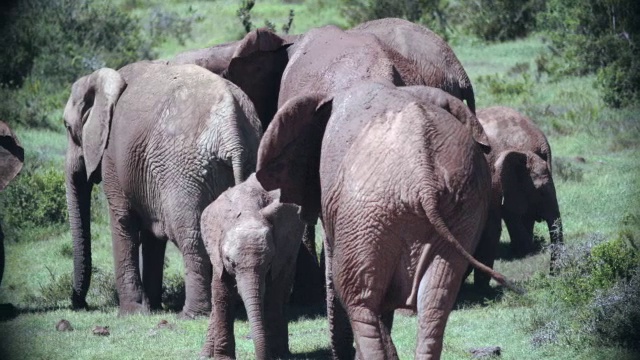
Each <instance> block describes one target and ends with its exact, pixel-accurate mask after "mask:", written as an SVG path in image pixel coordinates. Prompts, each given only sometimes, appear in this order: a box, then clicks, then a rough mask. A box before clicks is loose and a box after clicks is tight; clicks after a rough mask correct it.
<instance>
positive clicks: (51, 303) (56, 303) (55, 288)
mask: <svg viewBox="0 0 640 360" xmlns="http://www.w3.org/2000/svg"><path fill="white" fill-rule="evenodd" d="M47 270H48V271H49V276H50V280H49V282H48V283H46V284H40V293H39V294H33V293H31V294H27V295H25V297H24V302H25V303H27V304H29V307H31V308H35V309H41V310H42V309H46V310H49V309H61V308H65V307H69V306H70V305H71V289H72V288H73V287H72V284H73V280H72V278H71V273H70V272H66V273H63V274H62V275H59V276H56V275H54V274H53V272H52V271H51V269H48V268H47Z"/></svg>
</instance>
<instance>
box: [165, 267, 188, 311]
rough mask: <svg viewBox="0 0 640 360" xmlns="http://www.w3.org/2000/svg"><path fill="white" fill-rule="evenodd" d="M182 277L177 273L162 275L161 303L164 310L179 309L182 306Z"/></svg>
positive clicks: (183, 291)
mask: <svg viewBox="0 0 640 360" xmlns="http://www.w3.org/2000/svg"><path fill="white" fill-rule="evenodd" d="M184 299H185V287H184V278H183V277H182V276H181V275H178V274H170V275H167V276H165V277H164V281H163V284H162V304H163V306H164V308H165V309H166V310H172V311H180V310H182V307H183V306H184Z"/></svg>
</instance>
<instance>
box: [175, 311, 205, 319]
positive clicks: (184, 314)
mask: <svg viewBox="0 0 640 360" xmlns="http://www.w3.org/2000/svg"><path fill="white" fill-rule="evenodd" d="M202 317H209V313H208V312H204V311H189V310H186V309H183V310H182V311H180V312H179V313H178V319H180V320H195V319H199V318H202Z"/></svg>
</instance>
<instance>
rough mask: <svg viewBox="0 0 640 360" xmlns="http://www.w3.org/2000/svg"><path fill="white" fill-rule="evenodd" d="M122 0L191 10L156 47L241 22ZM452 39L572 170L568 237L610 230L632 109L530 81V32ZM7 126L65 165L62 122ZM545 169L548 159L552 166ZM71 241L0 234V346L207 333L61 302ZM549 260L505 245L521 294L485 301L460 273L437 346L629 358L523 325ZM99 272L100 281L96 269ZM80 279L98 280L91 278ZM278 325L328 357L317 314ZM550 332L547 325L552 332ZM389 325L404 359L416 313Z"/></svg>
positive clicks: (137, 345) (50, 347) (14, 353)
mask: <svg viewBox="0 0 640 360" xmlns="http://www.w3.org/2000/svg"><path fill="white" fill-rule="evenodd" d="M120 3H121V4H122V6H128V7H129V8H131V11H134V12H136V13H138V14H139V15H140V16H144V15H145V14H148V12H149V11H150V9H153V7H154V6H160V5H162V6H163V9H165V10H167V11H175V12H178V13H186V12H187V11H188V9H189V7H192V9H194V10H195V11H196V12H197V14H199V15H201V16H202V18H203V20H202V21H200V22H197V23H196V24H195V25H194V36H193V39H191V40H188V41H187V42H186V44H184V45H181V44H179V43H178V42H177V41H175V40H171V41H168V42H166V43H164V44H162V45H161V46H160V47H159V48H157V49H156V50H157V51H158V53H159V55H160V57H162V58H167V57H170V56H173V55H174V54H176V53H178V52H180V51H183V50H185V49H190V48H198V47H205V46H210V45H213V44H217V43H220V42H224V41H230V40H234V39H237V38H238V37H239V36H241V34H242V28H241V25H240V22H239V20H238V19H237V18H236V16H235V10H236V8H237V7H238V3H239V2H237V1H229V0H218V1H197V2H186V1H179V0H173V1H171V2H168V3H165V2H162V1H160V0H138V1H134V0H120ZM332 4H333V5H335V4H334V3H333V2H331V1H330V0H310V1H306V2H303V1H291V2H283V1H274V0H271V1H258V3H257V4H256V6H255V8H254V10H253V11H252V15H253V19H254V23H255V24H257V25H259V26H261V25H262V24H263V23H264V19H265V18H268V19H269V20H270V21H272V22H274V23H275V24H276V25H277V26H278V27H280V26H281V24H282V23H283V22H284V21H285V19H286V17H287V14H288V9H290V8H293V9H294V11H295V13H296V17H295V20H294V25H293V29H292V32H293V33H300V32H304V31H305V30H307V29H309V28H310V27H313V26H319V25H324V24H328V23H335V24H338V25H344V23H345V22H344V20H343V19H342V18H341V17H340V16H339V13H338V10H337V7H336V6H330V5H332ZM453 47H454V50H455V51H456V53H457V54H458V57H459V58H460V60H461V61H462V63H463V65H464V66H465V68H466V69H467V72H468V73H469V75H470V77H471V78H472V81H473V83H474V86H475V90H476V101H477V105H478V107H487V106H491V105H498V104H500V105H507V106H512V107H515V108H517V109H519V110H521V111H523V112H525V113H526V114H528V115H529V116H531V117H532V118H533V119H534V120H535V121H536V122H538V124H539V125H540V126H541V127H542V128H543V130H544V131H545V132H546V133H547V134H548V135H549V141H550V143H551V146H552V148H553V154H554V158H555V159H556V160H557V163H561V164H562V165H561V166H562V167H563V169H564V171H565V172H567V173H569V174H577V173H579V174H580V176H575V177H571V176H570V175H566V178H561V177H559V176H556V179H555V182H556V187H557V193H558V199H559V202H560V209H561V212H562V215H563V220H564V221H563V222H564V229H565V241H566V242H567V243H580V242H584V241H587V240H588V239H590V238H593V237H594V236H595V237H600V238H608V237H610V236H612V235H613V234H615V233H616V232H617V231H618V229H619V227H620V224H621V222H622V221H623V220H624V218H625V216H628V214H637V205H638V203H637V200H638V199H640V176H639V175H640V174H639V171H640V170H639V169H640V166H638V165H639V163H638V160H637V159H640V147H639V146H638V142H637V135H638V126H639V125H638V124H639V123H640V121H638V120H640V119H638V118H639V117H640V115H639V112H638V111H637V109H626V110H612V109H608V108H606V106H604V104H603V102H602V100H600V98H599V90H598V89H597V88H594V86H593V80H594V78H593V77H579V78H562V79H553V78H552V77H551V76H548V75H547V74H542V75H541V76H540V78H539V79H538V80H537V79H536V77H537V73H536V66H535V58H536V57H537V56H538V54H540V53H541V52H542V51H544V50H545V44H544V43H543V42H542V40H541V39H540V38H537V37H535V36H533V37H530V38H528V39H524V40H519V41H514V42H507V43H502V44H490V45H487V44H483V43H479V42H476V41H473V40H466V39H461V38H458V39H456V42H455V43H454V46H453ZM525 63H526V64H529V65H528V67H527V66H524V65H522V64H525ZM487 79H489V80H487ZM491 79H493V82H492V80H491ZM505 84H507V85H509V86H504V85H505ZM512 85H513V86H512ZM513 89H516V90H515V91H513ZM18 135H19V137H20V140H21V141H22V143H23V145H24V147H25V148H26V149H27V150H26V152H27V160H29V159H36V158H46V159H47V160H50V161H52V162H53V163H54V164H57V165H59V166H63V165H62V164H63V162H64V152H65V149H66V138H65V135H64V134H63V131H62V127H60V131H58V132H56V131H41V130H37V131H36V130H26V129H19V131H18ZM576 157H583V158H584V159H585V162H584V163H583V162H579V161H577V160H575V158H576ZM557 168H558V166H556V168H555V169H554V170H555V171H556V172H557V171H558V170H557ZM96 191H99V189H96ZM100 206H101V208H99V211H98V213H100V214H101V216H98V219H97V221H95V222H94V223H93V226H92V233H93V241H92V246H93V264H94V267H96V268H98V269H100V273H101V274H112V272H113V260H112V255H111V241H110V231H109V226H108V221H107V216H106V207H105V205H104V202H102V203H101V205H100ZM536 232H537V233H538V234H540V235H543V236H545V237H547V236H548V235H547V234H546V229H545V227H544V226H538V227H536ZM507 239H508V237H507V232H506V229H505V230H504V231H503V237H502V243H503V245H505V246H506V244H507V243H508V240H507ZM70 242H71V239H70V234H69V232H68V231H67V230H64V231H62V233H59V232H52V233H51V234H50V235H48V236H44V239H43V240H40V241H35V240H34V239H28V238H24V239H7V241H6V258H7V264H6V269H5V276H4V280H3V283H2V287H1V288H0V303H8V302H9V303H12V304H13V305H15V306H16V307H18V308H19V309H20V311H21V313H20V315H19V316H18V317H16V318H14V319H11V320H8V321H5V322H3V323H2V325H0V358H2V359H14V358H19V359H66V358H73V359H111V358H122V359H149V358H186V359H193V358H197V357H198V353H199V351H200V349H201V347H202V344H203V342H204V336H205V333H206V327H207V319H205V318H201V319H197V320H195V321H183V320H178V319H177V318H176V314H175V312H171V311H166V312H161V313H158V314H154V315H150V316H130V317H118V316H117V309H116V308H115V307H113V306H106V307H105V308H103V309H102V310H93V311H89V312H72V311H70V310H68V309H67V307H68V305H69V303H68V302H69V300H68V299H67V297H68V295H69V294H66V293H64V292H65V291H66V288H65V287H64V286H62V287H61V289H62V290H59V289H58V287H55V286H54V285H56V281H57V282H60V283H62V284H63V285H64V281H67V280H68V274H70V272H71V271H72V263H71V260H70V258H69V250H70V246H69V244H70ZM167 249H168V250H167V260H168V261H167V267H166V269H165V276H166V277H175V276H182V274H183V265H182V259H181V256H180V254H179V252H178V251H177V249H176V248H175V246H173V245H169V246H168V247H167ZM548 261H549V259H548V255H547V254H546V253H544V252H542V253H539V254H536V255H533V256H530V257H527V258H525V259H509V258H508V257H505V258H503V259H499V260H498V262H497V264H496V268H497V269H498V270H499V271H501V272H503V273H504V274H506V275H507V276H509V277H511V278H513V279H515V280H518V281H523V282H525V283H526V284H533V285H531V289H530V291H529V293H528V294H527V295H526V296H524V297H518V296H516V295H513V294H508V293H507V294H503V295H500V294H498V295H497V296H494V297H490V298H489V299H484V300H483V299H482V298H481V297H478V295H474V294H470V293H469V292H468V290H467V288H468V286H465V287H464V291H463V292H464V294H463V295H462V296H461V300H460V302H459V307H458V309H457V310H455V311H453V312H452V313H451V316H450V320H449V323H448V325H447V329H446V334H445V340H444V352H443V358H444V359H467V358H469V353H468V351H469V349H471V348H475V347H482V346H500V347H501V348H502V357H501V358H503V359H540V358H545V359H613V358H615V359H632V358H637V357H638V354H637V353H631V352H629V351H626V350H623V349H619V348H615V347H611V346H601V345H593V344H589V343H586V342H585V343H584V344H575V343H570V342H569V341H570V340H571V338H569V340H562V341H556V342H545V341H542V340H540V339H543V338H544V336H546V335H545V334H546V333H544V331H543V332H540V331H541V330H540V329H543V330H544V329H545V328H544V326H542V327H540V326H537V327H534V326H533V325H532V324H536V322H542V323H544V324H542V325H545V324H547V323H546V320H547V316H548V314H546V313H545V314H540V311H541V310H540V304H546V303H551V302H553V301H554V299H552V298H551V297H552V294H551V293H550V292H549V291H548V290H547V289H544V288H541V287H536V286H535V284H536V281H538V280H537V279H539V278H541V277H544V275H543V274H544V273H546V269H547V268H548ZM65 276H67V278H66V279H67V280H65ZM104 279H106V280H108V276H105V277H104ZM106 280H105V281H106ZM94 281H95V279H94ZM52 284H53V285H52ZM92 287H96V284H95V282H94V283H93V284H92ZM49 288H52V289H54V290H55V289H58V290H56V291H62V292H63V293H62V294H61V295H60V296H62V297H63V299H64V300H63V301H61V302H59V303H57V305H56V306H53V308H52V307H51V306H47V304H49V305H50V303H47V302H46V301H44V300H42V299H41V298H39V297H41V296H42V292H43V290H44V289H49ZM68 292H70V290H69V291H68ZM38 299H39V300H38ZM88 301H89V303H90V304H92V305H93V306H95V307H98V306H99V305H100V304H101V303H107V302H106V300H105V294H104V293H103V292H97V291H93V290H92V292H91V293H90V297H89V299H88ZM543 315H544V316H543ZM63 318H64V319H67V320H69V321H70V322H71V324H72V326H73V327H74V328H75V330H74V331H72V332H57V331H55V324H56V322H57V321H59V320H60V319H63ZM162 319H165V320H167V321H168V322H169V323H170V324H171V325H172V326H170V327H169V328H162V329H160V328H158V327H157V324H158V323H159V322H160V320H162ZM557 319H558V325H557V326H559V327H566V326H568V325H566V324H565V323H563V322H562V321H563V318H562V317H561V316H558V317H557ZM96 325H101V326H109V329H110V332H111V335H110V336H108V337H99V336H95V335H93V334H92V331H91V330H92V329H93V327H94V326H96ZM547 325H548V324H547ZM548 326H555V325H553V324H552V325H548ZM235 328H236V345H237V354H238V358H239V359H251V358H253V344H252V342H251V340H250V339H248V338H247V335H248V334H249V330H248V324H247V322H246V321H245V320H242V319H238V320H237V321H236V324H235ZM289 329H290V330H289V333H290V344H291V350H292V352H293V353H294V354H295V356H294V357H295V358H299V359H305V358H312V359H314V358H315V359H323V358H326V357H327V349H328V346H329V337H328V330H327V323H326V319H325V318H324V317H323V316H317V317H310V318H307V317H301V318H297V319H296V320H295V321H294V322H292V323H291V324H290V328H289ZM549 334H555V333H554V332H553V331H550V332H549ZM549 336H551V335H549ZM393 338H394V342H395V343H396V346H397V348H398V351H399V355H400V358H403V359H404V358H412V357H413V351H414V347H415V341H416V319H415V317H411V316H404V315H398V316H396V322H395V325H394V331H393ZM535 339H537V340H535ZM534 340H535V341H534Z"/></svg>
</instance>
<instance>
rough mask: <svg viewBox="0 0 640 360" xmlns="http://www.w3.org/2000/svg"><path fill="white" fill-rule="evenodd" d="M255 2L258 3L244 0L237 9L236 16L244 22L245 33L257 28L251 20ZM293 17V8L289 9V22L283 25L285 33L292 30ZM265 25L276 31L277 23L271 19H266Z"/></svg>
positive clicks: (253, 0)
mask: <svg viewBox="0 0 640 360" xmlns="http://www.w3.org/2000/svg"><path fill="white" fill-rule="evenodd" d="M255 4H256V2H255V0H242V3H241V4H240V7H239V8H238V10H237V11H236V16H237V17H238V19H240V22H241V23H242V27H243V28H244V32H245V33H249V32H251V31H252V30H253V29H255V26H254V25H253V21H252V20H251V9H253V7H254V6H255ZM293 17H294V12H293V9H291V10H289V17H288V20H287V22H286V23H284V24H283V25H282V32H284V33H285V34H288V33H289V30H291V25H292V24H293ZM264 27H266V28H267V29H269V30H271V31H273V32H276V25H275V24H274V23H273V22H271V21H269V20H268V19H266V20H265V21H264Z"/></svg>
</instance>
